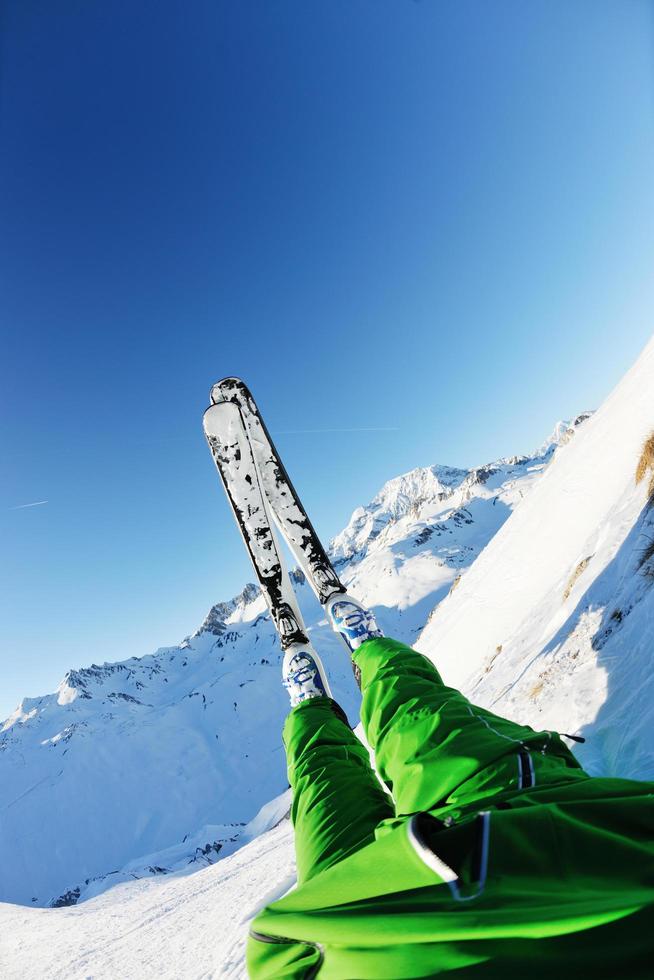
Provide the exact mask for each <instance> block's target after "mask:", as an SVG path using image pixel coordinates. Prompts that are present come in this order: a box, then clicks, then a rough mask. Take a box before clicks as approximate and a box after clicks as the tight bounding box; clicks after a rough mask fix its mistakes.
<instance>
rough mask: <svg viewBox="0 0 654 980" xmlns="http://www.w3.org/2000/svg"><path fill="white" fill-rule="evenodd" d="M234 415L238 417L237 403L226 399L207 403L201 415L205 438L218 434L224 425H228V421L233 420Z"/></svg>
mask: <svg viewBox="0 0 654 980" xmlns="http://www.w3.org/2000/svg"><path fill="white" fill-rule="evenodd" d="M235 417H237V418H240V414H239V410H238V405H234V404H232V403H231V402H226V401H222V402H214V404H213V405H209V407H208V408H206V409H205V410H204V415H203V416H202V428H203V429H204V434H205V435H206V436H207V438H209V437H210V436H217V435H219V434H220V433H222V432H223V430H224V428H225V426H226V425H229V423H230V421H233V419H234V418H235Z"/></svg>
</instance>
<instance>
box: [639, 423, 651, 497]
mask: <svg viewBox="0 0 654 980" xmlns="http://www.w3.org/2000/svg"><path fill="white" fill-rule="evenodd" d="M648 472H649V473H650V474H651V476H650V478H649V484H648V486H647V499H648V503H649V504H650V506H651V505H652V504H654V432H652V433H651V434H650V436H649V438H648V439H646V440H645V442H644V444H643V450H642V452H641V454H640V459H639V460H638V466H637V467H636V483H640V482H641V480H644V479H645V477H646V476H647V473H648Z"/></svg>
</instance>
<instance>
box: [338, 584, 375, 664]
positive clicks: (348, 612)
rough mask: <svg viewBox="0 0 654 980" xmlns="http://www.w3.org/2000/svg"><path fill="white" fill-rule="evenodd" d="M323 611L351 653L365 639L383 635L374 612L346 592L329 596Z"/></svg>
mask: <svg viewBox="0 0 654 980" xmlns="http://www.w3.org/2000/svg"><path fill="white" fill-rule="evenodd" d="M325 612H326V613H327V618H328V619H329V622H330V623H331V627H332V629H333V630H335V631H336V632H337V633H340V634H341V635H342V636H343V638H344V640H345V642H346V643H347V645H348V647H349V648H350V652H351V653H354V651H355V650H358V649H359V647H360V646H361V644H362V643H363V642H364V641H365V640H370V639H372V638H373V637H380V636H383V635H384V634H383V633H382V631H381V630H380V629H379V627H378V626H377V622H376V620H375V617H374V614H373V613H372V612H371V611H370V610H369V609H366V607H365V606H362V605H361V603H360V602H357V600H356V599H353V598H352V596H351V595H348V594H347V593H346V592H338V593H336V595H333V596H330V598H329V599H328V600H327V602H326V603H325Z"/></svg>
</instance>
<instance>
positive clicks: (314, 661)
mask: <svg viewBox="0 0 654 980" xmlns="http://www.w3.org/2000/svg"><path fill="white" fill-rule="evenodd" d="M282 683H283V684H284V687H285V688H286V690H287V691H288V696H289V697H290V699H291V707H292V708H294V707H295V705H296V704H300V703H301V702H302V701H307V700H308V699H309V698H331V696H332V692H331V691H330V689H329V681H328V680H327V675H326V673H325V668H324V667H323V665H322V662H321V660H320V657H319V656H318V654H317V653H316V651H315V650H314V649H313V648H312V647H311V646H310V645H309V644H308V643H293V644H292V645H291V646H290V647H289V648H288V650H287V651H286V652H285V654H284V662H283V664H282Z"/></svg>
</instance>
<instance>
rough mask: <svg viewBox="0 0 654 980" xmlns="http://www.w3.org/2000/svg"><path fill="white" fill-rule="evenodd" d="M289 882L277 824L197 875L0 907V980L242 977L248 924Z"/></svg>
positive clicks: (287, 828) (289, 840)
mask: <svg viewBox="0 0 654 980" xmlns="http://www.w3.org/2000/svg"><path fill="white" fill-rule="evenodd" d="M294 881H295V856H294V850H293V831H292V828H291V824H290V821H289V820H288V819H283V820H282V821H281V822H280V823H278V824H277V825H276V826H275V827H274V828H272V829H269V830H268V832H264V833H262V834H260V835H259V836H257V837H256V838H255V839H254V840H253V841H252V842H251V843H250V844H248V845H247V846H246V847H243V848H242V849H241V850H239V851H238V852H237V853H236V854H232V855H230V856H229V857H226V858H224V859H223V860H221V861H219V862H218V863H217V864H215V865H213V866H212V867H208V868H204V869H202V870H200V871H196V872H195V873H189V872H178V873H177V874H172V875H170V876H165V877H162V876H159V877H150V878H145V879H142V880H138V881H130V882H129V883H124V884H118V885H116V886H115V887H113V888H111V889H110V890H109V891H107V892H105V893H104V894H103V895H100V896H98V897H96V898H92V899H90V900H89V901H87V902H82V903H81V904H79V905H75V906H72V907H69V908H58V909H27V908H25V907H24V906H20V905H2V904H0V976H1V977H2V978H3V980H45V978H47V980H90V978H93V980H149V978H152V977H159V978H161V977H167V978H170V980H181V978H183V980H207V978H209V977H223V978H230V980H235V978H239V980H241V978H243V980H244V978H245V977H246V976H247V974H246V971H245V964H244V951H245V937H246V935H247V922H248V920H249V919H251V918H252V917H253V916H254V915H255V914H256V913H257V911H258V910H259V909H260V908H261V907H262V906H263V905H265V904H267V903H268V902H271V901H274V900H275V899H276V898H280V897H281V896H282V895H283V894H284V893H285V892H286V891H288V889H289V888H290V887H291V886H292V885H293V883H294Z"/></svg>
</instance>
